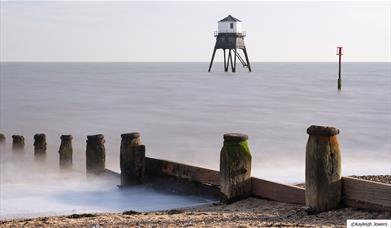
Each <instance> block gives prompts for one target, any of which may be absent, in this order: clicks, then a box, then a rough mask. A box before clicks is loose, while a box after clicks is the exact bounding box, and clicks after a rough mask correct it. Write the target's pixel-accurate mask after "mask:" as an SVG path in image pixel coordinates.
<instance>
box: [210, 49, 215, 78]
mask: <svg viewBox="0 0 391 228" xmlns="http://www.w3.org/2000/svg"><path fill="white" fill-rule="evenodd" d="M215 54H216V48H214V49H213V54H212V59H211V60H210V64H209V70H208V72H210V69H212V64H213V59H214V58H215Z"/></svg>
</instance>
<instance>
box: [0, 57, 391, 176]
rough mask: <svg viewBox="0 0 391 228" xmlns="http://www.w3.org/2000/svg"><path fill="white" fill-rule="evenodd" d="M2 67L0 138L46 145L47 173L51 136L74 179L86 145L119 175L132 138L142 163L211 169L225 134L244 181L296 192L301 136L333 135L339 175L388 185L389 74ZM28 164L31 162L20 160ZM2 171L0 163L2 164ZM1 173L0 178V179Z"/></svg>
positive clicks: (314, 68)
mask: <svg viewBox="0 0 391 228" xmlns="http://www.w3.org/2000/svg"><path fill="white" fill-rule="evenodd" d="M207 68H208V64H207V63H1V69H0V73H1V74H0V83H1V87H0V88H1V93H0V95H1V97H0V101H1V105H0V108H1V119H0V120H1V122H0V124H1V127H0V130H1V132H3V133H5V134H6V135H7V137H8V138H7V140H8V141H7V142H8V144H9V143H10V142H11V137H10V136H11V135H12V134H21V135H24V136H25V137H26V142H27V148H26V154H27V155H26V156H32V155H31V154H32V143H33V135H34V134H35V133H40V132H43V133H46V134H47V138H48V146H49V151H48V156H49V161H51V162H53V164H55V165H57V159H58V158H57V157H58V154H57V151H58V147H59V144H60V139H59V137H60V135H61V134H72V135H73V136H74V142H73V144H74V153H75V157H76V161H75V163H76V167H78V168H80V169H83V168H84V164H85V163H84V162H85V161H84V154H85V140H86V136H87V135H90V134H99V133H101V134H104V135H105V138H106V141H107V142H106V153H107V166H108V167H109V168H111V169H114V170H119V147H120V140H121V139H120V134H122V133H126V132H134V131H139V132H141V135H142V141H143V143H144V144H145V145H146V147H147V155H148V156H151V157H156V158H161V159H168V160H173V161H177V162H183V163H187V164H192V165H196V166H202V167H207V168H212V169H216V170H217V169H218V166H219V153H220V149H221V147H222V143H223V138H222V136H223V134H224V133H227V132H241V133H246V134H248V135H249V144H250V147H251V152H252V155H253V171H252V174H253V175H254V176H257V177H261V178H265V179H270V180H276V181H282V182H288V183H294V182H301V181H304V160H305V145H306V140H307V138H308V135H307V134H306V129H307V127H309V126H310V125H312V124H316V125H330V126H335V127H338V128H339V129H340V130H341V133H340V135H339V139H340V143H341V149H342V159H343V174H344V175H351V174H357V175H361V174H390V173H391V163H390V160H391V154H390V151H391V142H390V141H391V101H390V97H391V78H390V75H391V67H390V63H344V64H343V76H342V78H343V89H342V91H340V92H338V91H337V88H336V86H337V84H336V82H337V81H336V79H337V64H336V63H255V64H253V72H252V73H248V72H246V71H244V70H242V69H241V70H240V72H237V73H235V74H232V73H224V72H222V68H223V66H222V63H215V65H214V68H213V72H211V73H207ZM29 154H30V155H29ZM4 162H5V161H4V159H3V163H4ZM3 171H4V172H7V170H3Z"/></svg>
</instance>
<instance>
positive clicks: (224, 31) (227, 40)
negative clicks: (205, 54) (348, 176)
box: [208, 15, 251, 72]
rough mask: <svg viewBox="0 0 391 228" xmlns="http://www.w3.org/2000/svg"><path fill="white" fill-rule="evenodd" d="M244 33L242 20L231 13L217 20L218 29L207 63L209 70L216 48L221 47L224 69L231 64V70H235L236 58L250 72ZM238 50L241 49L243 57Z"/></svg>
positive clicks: (226, 69) (227, 68)
mask: <svg viewBox="0 0 391 228" xmlns="http://www.w3.org/2000/svg"><path fill="white" fill-rule="evenodd" d="M245 36H246V33H245V32H244V31H242V22H241V21H240V20H239V19H237V18H234V17H233V16H231V15H228V17H226V18H224V19H222V20H220V21H219V22H218V31H217V32H215V37H216V44H215V47H214V49H213V54H212V59H211V61H210V64H209V70H208V71H209V72H210V70H211V68H212V65H213V60H214V57H215V54H216V50H217V49H223V52H224V71H225V72H227V71H228V70H229V66H230V65H231V69H232V72H235V71H236V59H238V60H239V61H240V62H241V63H242V65H243V67H247V68H248V70H249V71H250V72H251V66H250V61H249V59H248V56H247V50H246V46H245V45H244V37H245ZM239 50H242V52H243V54H244V58H243V57H242V56H241V55H240V53H239Z"/></svg>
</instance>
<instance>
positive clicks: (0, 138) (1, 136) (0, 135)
mask: <svg viewBox="0 0 391 228" xmlns="http://www.w3.org/2000/svg"><path fill="white" fill-rule="evenodd" d="M4 143H5V135H4V134H3V133H0V145H2V144H4Z"/></svg>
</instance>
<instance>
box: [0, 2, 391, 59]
mask: <svg viewBox="0 0 391 228" xmlns="http://www.w3.org/2000/svg"><path fill="white" fill-rule="evenodd" d="M0 4H1V9H0V10H1V18H0V19H1V21H0V23H1V24H0V25H1V27H0V32H1V35H0V38H1V39H0V58H1V59H0V60H1V61H121V62H123V61H144V62H145V61H146V62H154V61H159V62H170V61H197V62H200V61H201V62H207V61H209V60H210V57H211V54H212V50H213V46H214V43H215V38H214V37H213V32H214V31H215V30H217V21H218V20H220V19H222V18H224V17H226V16H227V15H228V14H232V15H233V16H234V17H237V18H238V19H240V20H242V21H243V29H244V30H246V31H247V37H246V38H245V43H246V46H247V49H248V52H249V57H250V60H251V61H253V62H254V61H263V62H264V61H336V60H337V57H336V55H335V52H336V50H335V49H336V46H338V45H342V46H344V47H345V56H344V57H343V58H344V60H345V61H391V57H390V56H391V55H390V40H391V36H390V33H391V32H390V27H391V25H390V21H391V19H390V11H391V2H390V1H384V2H4V1H3V2H1V3H0ZM220 55H221V54H220ZM216 58H217V60H220V59H221V57H219V56H216Z"/></svg>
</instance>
